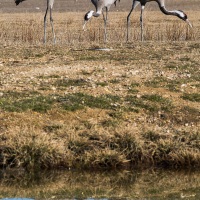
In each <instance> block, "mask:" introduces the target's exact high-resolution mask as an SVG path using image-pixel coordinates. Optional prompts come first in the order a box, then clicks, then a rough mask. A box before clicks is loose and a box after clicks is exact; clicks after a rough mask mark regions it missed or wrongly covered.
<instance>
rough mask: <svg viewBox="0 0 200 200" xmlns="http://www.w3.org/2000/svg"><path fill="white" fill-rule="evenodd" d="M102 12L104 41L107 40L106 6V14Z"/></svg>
mask: <svg viewBox="0 0 200 200" xmlns="http://www.w3.org/2000/svg"><path fill="white" fill-rule="evenodd" d="M102 14H103V21H104V42H107V19H108V8H107V7H106V16H105V15H104V12H102Z"/></svg>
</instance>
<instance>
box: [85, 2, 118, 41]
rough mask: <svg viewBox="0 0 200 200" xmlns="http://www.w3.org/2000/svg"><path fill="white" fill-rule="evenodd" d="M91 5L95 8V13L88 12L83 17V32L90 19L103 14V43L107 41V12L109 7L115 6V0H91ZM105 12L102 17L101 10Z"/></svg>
mask: <svg viewBox="0 0 200 200" xmlns="http://www.w3.org/2000/svg"><path fill="white" fill-rule="evenodd" d="M118 1H120V0H118ZM91 2H92V3H93V5H94V6H95V8H96V12H95V11H93V10H90V11H88V12H87V13H86V14H85V16H84V25H83V30H85V25H86V23H87V22H88V21H89V20H90V19H91V17H92V16H93V17H99V16H100V15H101V13H102V14H103V20H104V41H107V19H108V11H109V10H110V7H111V5H112V4H115V6H116V2H117V0H91ZM104 8H105V10H106V15H104V12H103V9H104Z"/></svg>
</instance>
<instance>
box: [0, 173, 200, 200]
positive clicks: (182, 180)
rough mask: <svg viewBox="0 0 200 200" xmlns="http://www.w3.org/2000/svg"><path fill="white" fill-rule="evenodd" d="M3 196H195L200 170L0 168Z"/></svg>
mask: <svg viewBox="0 0 200 200" xmlns="http://www.w3.org/2000/svg"><path fill="white" fill-rule="evenodd" d="M5 198H7V199H8V198H15V199H14V200H19V199H16V198H21V200H28V199H22V198H32V199H87V200H94V199H102V200H107V199H117V200H121V199H123V200H124V199H133V200H135V199H137V200H177V199H185V200H188V199H189V200H190V199H191V200H199V199H200V171H166V170H144V171H134V170H131V171H106V172H105V171H104V172H96V171H95V172H88V171H84V172H77V171H67V170H62V171H45V172H31V173H26V172H25V171H23V170H19V171H14V170H10V171H2V172H1V173H0V199H5Z"/></svg>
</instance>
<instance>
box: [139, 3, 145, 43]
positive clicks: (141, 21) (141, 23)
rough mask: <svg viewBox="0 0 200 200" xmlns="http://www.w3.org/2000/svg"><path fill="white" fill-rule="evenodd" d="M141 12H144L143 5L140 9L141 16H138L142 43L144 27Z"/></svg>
mask: <svg viewBox="0 0 200 200" xmlns="http://www.w3.org/2000/svg"><path fill="white" fill-rule="evenodd" d="M143 11H144V5H143V6H142V8H141V15H140V26H141V41H142V42H143V41H144V33H143V30H144V25H143Z"/></svg>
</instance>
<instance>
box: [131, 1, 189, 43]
mask: <svg viewBox="0 0 200 200" xmlns="http://www.w3.org/2000/svg"><path fill="white" fill-rule="evenodd" d="M151 1H155V2H157V3H158V6H159V8H160V10H161V12H163V13H164V14H165V15H174V16H177V17H178V18H180V19H182V20H184V21H186V22H187V23H188V24H189V26H190V27H192V24H191V23H190V21H189V20H188V17H187V15H186V14H185V13H184V12H183V11H182V10H172V11H169V10H167V9H166V8H165V0H133V4H132V8H131V11H130V12H129V14H128V16H127V41H128V40H129V24H130V15H131V13H132V11H133V10H134V9H135V8H136V7H137V5H139V4H141V15H140V23H141V40H142V41H143V40H144V35H143V11H144V8H145V5H146V3H147V2H151Z"/></svg>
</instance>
